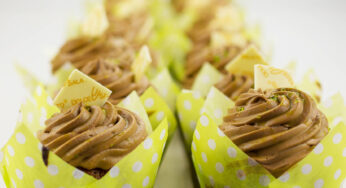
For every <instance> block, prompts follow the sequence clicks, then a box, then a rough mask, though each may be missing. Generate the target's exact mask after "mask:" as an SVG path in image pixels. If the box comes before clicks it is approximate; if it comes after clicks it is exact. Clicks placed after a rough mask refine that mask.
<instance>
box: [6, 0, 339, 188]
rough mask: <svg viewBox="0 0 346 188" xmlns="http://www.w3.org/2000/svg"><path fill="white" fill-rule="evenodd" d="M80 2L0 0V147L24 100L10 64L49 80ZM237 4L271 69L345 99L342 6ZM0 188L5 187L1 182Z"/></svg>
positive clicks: (295, 1)
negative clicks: (267, 53) (256, 26)
mask: <svg viewBox="0 0 346 188" xmlns="http://www.w3.org/2000/svg"><path fill="white" fill-rule="evenodd" d="M83 2H84V1H83V0H73V1H71V0H59V1H48V0H35V1H28V0H0V61H1V62H0V104H1V105H2V108H0V114H1V115H0V121H1V122H2V123H1V124H2V125H1V126H0V147H2V146H3V145H4V144H5V143H6V141H7V140H8V139H9V137H10V135H11V133H12V131H13V129H14V126H15V122H16V119H17V115H18V110H19V106H20V104H21V102H22V101H23V100H24V99H25V96H26V95H27V94H26V91H25V89H24V87H23V85H22V82H21V80H20V79H19V77H18V76H17V75H16V73H15V71H14V68H13V63H14V62H18V63H20V64H21V65H23V66H25V67H26V68H28V69H29V70H30V71H31V72H33V73H34V74H36V75H37V76H38V77H39V78H40V79H42V80H48V79H49V78H50V67H49V60H50V59H51V57H52V54H54V52H55V51H56V50H57V49H58V47H59V46H60V45H61V44H62V43H63V42H64V39H65V37H66V35H65V34H66V31H67V25H68V23H67V21H68V20H69V19H70V18H71V17H80V15H81V12H82V10H83V6H82V5H83ZM239 3H240V4H241V5H242V6H243V7H244V8H245V9H246V12H247V16H248V17H249V20H250V21H251V22H257V23H260V24H261V27H262V31H263V36H264V38H265V39H266V40H265V43H266V46H269V47H270V48H272V49H273V51H272V52H273V56H272V63H273V64H274V65H276V66H278V67H283V66H284V65H286V64H288V63H289V62H290V61H296V62H297V63H298V64H299V65H298V76H299V75H302V73H303V72H304V71H306V70H308V69H309V68H311V67H313V68H314V69H315V71H316V72H317V75H318V77H319V78H320V79H321V81H322V86H323V88H324V90H323V91H324V98H325V97H326V96H330V95H332V94H334V93H336V92H338V91H340V92H341V93H342V95H343V96H344V97H345V96H346V84H345V81H346V74H345V71H346V46H345V44H346V1H344V0H330V1H326V0H304V1H302V0H290V1H277V0H262V1H258V0H257V1H256V0H241V2H240V1H239ZM344 181H346V180H344ZM0 187H5V185H4V184H3V182H2V179H0ZM345 187H346V185H345Z"/></svg>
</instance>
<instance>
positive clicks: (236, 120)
mask: <svg viewBox="0 0 346 188" xmlns="http://www.w3.org/2000/svg"><path fill="white" fill-rule="evenodd" d="M219 128H220V129H221V130H222V131H223V132H224V133H225V135H227V136H228V137H229V138H230V139H231V140H232V142H233V143H234V144H236V145H237V146H238V147H239V148H240V149H241V150H242V151H244V152H245V153H246V154H248V155H249V156H250V157H251V158H252V159H254V160H256V161H257V162H258V163H259V164H261V165H262V166H263V167H264V168H265V169H267V170H268V171H269V172H270V173H271V174H272V175H273V176H275V177H279V176H280V175H282V174H283V173H284V172H286V171H287V170H288V169H289V168H290V167H292V166H293V165H295V164H296V163H297V162H299V161H300V160H302V159H303V158H304V157H305V156H307V155H308V154H309V153H310V152H311V151H312V150H313V149H314V147H315V146H316V145H317V144H318V143H319V142H320V141H321V140H322V139H323V138H324V137H325V136H326V135H327V134H328V121H327V118H326V116H325V115H324V114H323V113H322V112H321V111H320V110H319V109H318V108H317V106H316V103H315V101H314V100H313V99H312V97H310V96H309V95H307V94H306V93H304V92H303V91H300V90H297V89H292V88H280V89H271V90H265V91H261V90H250V91H249V92H246V93H243V94H241V95H240V96H239V98H238V99H237V100H236V101H235V106H234V107H232V108H231V109H230V110H229V112H228V114H227V115H226V116H225V117H224V118H223V123H222V125H220V127H219Z"/></svg>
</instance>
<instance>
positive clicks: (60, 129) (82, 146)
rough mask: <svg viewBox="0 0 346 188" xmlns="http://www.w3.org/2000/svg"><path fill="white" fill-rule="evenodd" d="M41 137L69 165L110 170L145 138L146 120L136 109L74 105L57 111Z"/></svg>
mask: <svg viewBox="0 0 346 188" xmlns="http://www.w3.org/2000/svg"><path fill="white" fill-rule="evenodd" d="M45 123H46V128H45V129H44V130H41V131H39V132H38V134H37V135H38V139H39V140H40V141H41V142H42V144H43V145H44V146H45V147H47V148H48V149H49V150H50V151H52V152H54V153H55V154H56V155H58V156H59V157H61V158H62V159H63V160H64V161H66V162H68V163H69V164H71V165H73V166H75V167H78V168H83V169H87V170H90V169H103V170H109V169H110V168H112V167H113V166H114V165H115V164H116V163H117V162H118V161H120V160H121V159H122V158H123V157H125V156H126V155H127V154H128V153H130V152H131V151H132V150H134V149H135V148H136V147H137V146H138V145H139V144H140V143H141V142H142V141H143V140H144V139H145V138H146V137H147V132H146V129H145V125H144V122H143V121H142V120H141V119H140V118H139V117H138V116H137V115H136V114H135V113H133V112H130V111H128V110H126V109H123V108H119V107H116V106H113V105H112V104H111V103H109V102H107V103H106V104H105V105H104V106H102V107H100V106H91V107H86V106H84V105H82V104H78V105H74V106H72V107H70V108H69V109H67V110H64V111H62V112H61V113H57V114H54V115H53V116H52V117H51V118H50V119H48V120H47V121H46V122H45Z"/></svg>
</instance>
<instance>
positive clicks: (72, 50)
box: [51, 35, 136, 72]
mask: <svg viewBox="0 0 346 188" xmlns="http://www.w3.org/2000/svg"><path fill="white" fill-rule="evenodd" d="M135 54H136V52H135V49H133V47H132V46H131V45H130V44H128V43H127V42H126V41H125V40H123V39H119V38H112V37H109V36H107V35H103V36H101V37H99V38H92V37H79V38H76V39H72V40H69V41H67V42H66V43H65V44H64V45H63V46H62V47H61V49H60V51H59V53H58V54H57V55H56V56H55V57H54V59H53V60H52V62H51V64H52V72H55V71H57V70H58V69H59V68H60V67H61V66H63V65H64V64H65V63H68V62H69V63H71V64H72V65H73V66H75V67H76V68H78V69H79V68H80V67H83V66H84V65H86V64H87V63H88V62H90V61H93V60H96V59H99V58H106V59H112V60H115V61H117V62H118V63H119V64H122V65H124V66H127V67H129V65H130V64H131V63H132V62H133V60H134V59H135Z"/></svg>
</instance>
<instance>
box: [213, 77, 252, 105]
mask: <svg viewBox="0 0 346 188" xmlns="http://www.w3.org/2000/svg"><path fill="white" fill-rule="evenodd" d="M253 83H254V81H253V78H252V77H251V76H246V75H239V74H230V73H228V74H226V75H225V76H224V77H223V78H222V80H220V81H219V82H218V83H217V84H215V87H216V88H218V89H219V90H220V91H221V92H222V93H224V94H225V95H226V96H228V97H229V98H231V99H232V100H236V99H237V98H238V97H239V95H240V94H242V93H245V92H247V91H249V89H251V88H253Z"/></svg>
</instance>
